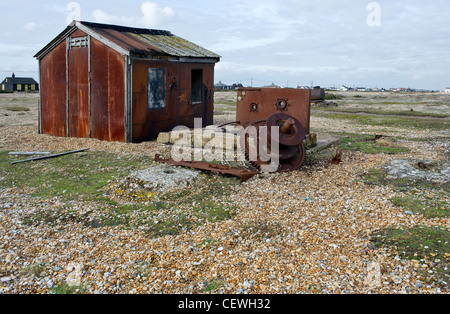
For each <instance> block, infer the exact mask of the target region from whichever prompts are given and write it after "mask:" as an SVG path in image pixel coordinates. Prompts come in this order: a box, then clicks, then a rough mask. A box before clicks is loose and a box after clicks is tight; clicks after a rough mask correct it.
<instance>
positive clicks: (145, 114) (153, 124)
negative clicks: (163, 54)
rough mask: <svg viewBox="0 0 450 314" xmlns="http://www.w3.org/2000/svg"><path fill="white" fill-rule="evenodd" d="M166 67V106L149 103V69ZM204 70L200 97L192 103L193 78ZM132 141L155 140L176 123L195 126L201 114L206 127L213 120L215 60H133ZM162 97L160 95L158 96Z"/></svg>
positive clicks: (176, 124) (190, 126)
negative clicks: (212, 61) (213, 62)
mask: <svg viewBox="0 0 450 314" xmlns="http://www.w3.org/2000/svg"><path fill="white" fill-rule="evenodd" d="M154 69H165V71H162V72H165V78H164V81H165V82H164V83H163V84H164V86H163V87H164V88H165V92H166V94H165V95H166V97H165V107H164V108H163V107H157V108H152V107H151V106H149V71H152V70H154ZM193 71H197V72H198V71H201V74H202V75H201V93H202V97H201V101H199V102H196V103H193V101H192V97H191V96H192V95H191V92H192V89H191V83H192V82H191V79H192V73H193ZM132 72H133V79H132V80H133V84H132V85H133V96H132V101H133V106H132V108H133V114H132V117H133V142H142V141H147V140H152V139H154V138H156V137H157V136H158V134H159V133H161V132H168V131H171V130H173V128H174V127H176V126H180V125H183V126H187V127H189V128H192V127H194V119H195V118H202V121H203V125H202V126H203V127H206V126H207V125H211V124H212V123H213V116H214V101H213V90H214V64H209V63H193V64H192V63H178V62H177V63H174V62H168V61H164V60H162V61H154V60H133V71H132ZM158 97H159V98H160V95H159V96H158Z"/></svg>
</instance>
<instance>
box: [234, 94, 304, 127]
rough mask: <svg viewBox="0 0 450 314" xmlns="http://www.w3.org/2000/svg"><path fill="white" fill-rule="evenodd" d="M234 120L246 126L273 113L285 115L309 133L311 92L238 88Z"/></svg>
mask: <svg viewBox="0 0 450 314" xmlns="http://www.w3.org/2000/svg"><path fill="white" fill-rule="evenodd" d="M237 97H238V99H237V111H236V120H238V121H239V124H240V125H243V126H244V125H247V124H249V123H252V122H254V121H257V120H265V119H267V118H268V117H269V116H271V115H272V114H274V113H286V114H289V115H291V116H292V117H294V118H296V119H297V120H299V121H300V123H301V124H302V126H303V128H304V129H305V132H306V134H309V133H310V113H311V112H310V108H311V103H310V102H311V90H309V89H294V88H240V89H239V90H238V93H237Z"/></svg>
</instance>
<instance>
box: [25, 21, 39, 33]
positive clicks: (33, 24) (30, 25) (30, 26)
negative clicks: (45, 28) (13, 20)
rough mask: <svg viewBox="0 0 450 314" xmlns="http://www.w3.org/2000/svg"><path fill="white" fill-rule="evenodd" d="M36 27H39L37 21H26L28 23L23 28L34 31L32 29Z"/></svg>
mask: <svg viewBox="0 0 450 314" xmlns="http://www.w3.org/2000/svg"><path fill="white" fill-rule="evenodd" d="M36 27H38V25H37V24H36V23H35V22H28V23H26V24H25V25H24V26H23V28H24V29H25V30H26V31H32V30H34V29H35V28H36Z"/></svg>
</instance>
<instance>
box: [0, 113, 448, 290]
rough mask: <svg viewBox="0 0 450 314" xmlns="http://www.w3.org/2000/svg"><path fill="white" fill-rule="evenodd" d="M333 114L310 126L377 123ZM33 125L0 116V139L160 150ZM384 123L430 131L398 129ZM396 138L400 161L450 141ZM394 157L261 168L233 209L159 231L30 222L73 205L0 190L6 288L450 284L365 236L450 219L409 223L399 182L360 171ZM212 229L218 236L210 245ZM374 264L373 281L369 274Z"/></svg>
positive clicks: (354, 155)
mask: <svg viewBox="0 0 450 314" xmlns="http://www.w3.org/2000/svg"><path fill="white" fill-rule="evenodd" d="M330 121H331V120H327V119H317V118H314V119H313V121H312V122H313V123H312V125H323V126H327V127H329V128H330V130H331V131H344V127H345V128H346V129H345V130H346V131H353V132H355V130H358V131H361V132H369V133H370V132H375V131H374V130H376V131H379V129H378V128H373V129H371V130H367V129H364V127H363V126H354V125H349V124H346V123H345V122H341V121H339V122H338V121H335V120H332V123H330ZM321 122H324V124H322V123H321ZM35 130H36V128H35V126H32V127H29V126H23V127H15V128H11V127H2V128H0V145H1V146H2V147H3V148H2V149H3V150H6V149H11V150H24V151H25V150H29V151H32V150H49V151H63V150H74V149H77V148H85V147H91V149H92V150H106V151H109V152H113V153H117V154H118V156H123V155H127V154H133V155H135V156H149V155H152V154H154V153H156V152H160V150H161V149H164V148H162V147H161V146H159V145H158V144H157V143H154V142H149V143H142V144H133V145H130V144H124V143H105V142H101V141H96V140H92V139H73V138H56V137H50V136H42V135H38V134H36V132H35ZM386 133H387V134H386V135H392V136H398V135H402V136H407V137H408V136H409V137H411V138H416V137H424V136H429V132H428V133H426V132H421V131H418V132H411V131H408V130H401V129H394V128H389V129H388V130H387V132H386ZM377 134H378V133H377ZM438 135H440V134H438ZM401 143H402V145H406V146H408V147H409V148H411V150H412V151H411V153H407V154H403V155H402V156H401V159H402V160H408V159H424V160H436V159H438V158H440V157H439V156H441V155H443V153H444V152H445V151H447V150H448V143H447V144H442V146H433V147H429V146H426V145H431V144H427V143H421V142H406V141H402V142H401ZM439 145H441V144H439ZM396 158H397V157H396V156H391V155H365V154H362V153H359V152H346V153H345V154H344V155H343V160H342V163H341V164H339V165H324V164H320V163H318V164H317V163H314V162H311V163H309V164H307V165H306V166H305V167H304V169H302V170H300V171H296V172H292V173H278V174H264V175H260V176H257V177H254V178H252V179H251V180H249V181H246V182H245V183H243V184H242V185H240V186H239V187H238V188H237V189H236V190H233V191H232V193H230V195H229V196H228V200H229V201H232V202H233V204H234V205H235V206H236V208H237V209H236V215H235V216H234V217H233V219H229V220H225V221H221V222H216V223H210V222H206V223H205V224H203V225H199V226H196V227H194V228H192V229H189V230H186V231H184V232H182V233H180V234H178V235H175V236H170V235H168V236H164V237H160V238H152V237H149V236H148V235H147V234H146V233H145V231H144V230H142V229H140V228H135V229H133V228H130V229H125V228H121V227H120V226H104V227H99V228H86V227H84V226H83V224H81V223H77V222H76V221H68V222H60V223H57V224H54V225H49V224H36V225H24V224H23V221H24V218H25V217H28V216H29V215H33V214H36V213H39V212H43V210H46V209H47V210H64V208H65V207H64V206H67V205H68V204H65V203H64V202H62V201H61V200H59V199H58V198H54V199H42V200H41V201H42V202H41V203H39V202H38V201H36V200H35V199H34V198H30V196H29V195H30V194H31V193H32V192H33V191H32V190H31V189H17V188H8V189H0V204H2V207H0V293H5V292H7V293H34V294H37V293H50V290H51V289H52V288H54V287H55V286H58V285H62V284H66V283H67V280H68V279H70V282H72V283H77V284H80V285H81V286H83V287H85V288H86V292H87V293H99V294H118V293H138V294H139V293H150V294H158V293H167V294H171V293H189V294H190V293H202V292H203V291H204V290H203V288H204V287H205V286H204V284H205V282H206V283H210V282H214V283H216V284H217V285H219V288H218V289H217V290H214V291H213V293H222V292H223V293H241V294H254V293H294V294H301V293H305V294H307V293H349V294H353V293H387V294H388V293H392V294H393V293H403V292H408V291H410V293H424V294H425V293H430V294H433V293H448V291H447V290H445V289H444V288H442V287H441V288H439V287H437V286H436V285H435V284H429V285H424V284H423V283H422V282H421V280H420V279H419V278H421V277H420V275H419V273H420V271H421V269H419V268H418V267H419V265H420V261H419V262H418V263H413V262H408V263H405V261H404V260H402V259H401V258H399V257H398V256H397V254H396V253H395V252H392V251H391V250H388V249H386V250H385V249H376V248H375V247H374V246H373V245H371V243H370V241H369V237H370V234H371V233H372V232H374V231H377V230H380V229H382V228H388V227H398V226H405V227H412V226H416V225H425V226H438V227H441V228H448V226H449V219H448V218H440V219H428V218H426V217H424V216H422V215H415V216H414V222H412V221H411V214H410V213H408V212H405V211H404V210H402V209H401V208H398V207H395V206H394V205H393V204H392V203H391V202H390V199H391V198H392V197H393V196H395V195H396V192H395V191H393V190H392V189H390V188H389V187H386V186H372V185H367V184H365V183H364V182H363V181H362V180H361V175H362V174H364V173H365V172H366V171H367V170H369V169H372V168H380V167H382V166H383V165H386V164H388V163H389V162H391V161H392V160H395V159H396ZM70 208H72V209H73V210H75V209H76V210H77V211H78V212H77V215H82V214H85V213H88V212H89V211H92V210H95V209H97V204H91V203H90V202H88V201H75V200H74V201H73V202H70ZM249 227H251V228H252V230H254V231H258V232H253V233H252V232H249V231H248V230H249ZM207 239H209V240H214V241H211V242H210V244H209V246H208V247H205V246H204V245H202V243H205V241H206V240H207ZM423 265H424V266H420V267H428V266H427V264H423ZM38 267H39V271H40V272H37V269H38ZM33 270H36V272H34V271H33ZM369 272H372V273H371V274H372V275H373V278H372V279H373V280H367V278H368V276H369V275H371V274H370V273H369ZM72 279H73V280H72ZM368 283H370V284H368Z"/></svg>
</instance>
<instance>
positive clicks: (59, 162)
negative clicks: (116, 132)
mask: <svg viewBox="0 0 450 314" xmlns="http://www.w3.org/2000/svg"><path fill="white" fill-rule="evenodd" d="M16 160H17V158H16V157H15V156H10V155H8V152H0V172H1V173H2V174H3V176H4V179H3V180H2V181H0V186H1V187H17V188H24V187H28V188H31V189H34V193H33V194H32V195H33V196H36V197H47V198H50V197H56V196H57V197H61V198H63V199H64V200H74V199H77V200H97V201H99V200H104V199H105V198H104V197H103V195H102V194H103V193H102V191H101V189H102V188H103V187H104V186H105V185H106V184H107V183H108V182H109V181H110V180H113V179H116V178H119V177H122V176H124V175H126V174H128V173H130V172H131V171H133V170H135V169H138V168H142V167H144V166H146V165H150V164H151V163H152V161H151V160H149V159H146V158H137V157H131V156H127V157H120V159H118V157H117V155H114V154H110V153H105V152H95V151H89V152H87V153H80V154H74V155H67V156H62V157H59V158H54V159H47V160H42V161H33V162H28V163H21V164H16V165H11V162H12V161H16Z"/></svg>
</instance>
